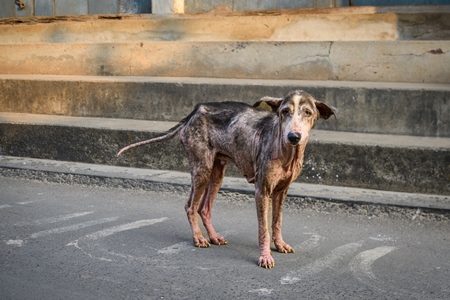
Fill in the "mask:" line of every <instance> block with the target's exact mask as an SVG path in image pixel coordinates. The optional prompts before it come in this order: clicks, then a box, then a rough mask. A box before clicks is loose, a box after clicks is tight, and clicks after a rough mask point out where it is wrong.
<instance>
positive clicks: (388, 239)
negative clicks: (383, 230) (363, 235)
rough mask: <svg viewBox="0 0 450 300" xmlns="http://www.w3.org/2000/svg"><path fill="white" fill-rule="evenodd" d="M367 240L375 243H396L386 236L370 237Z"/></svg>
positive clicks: (393, 239) (394, 239)
mask: <svg viewBox="0 0 450 300" xmlns="http://www.w3.org/2000/svg"><path fill="white" fill-rule="evenodd" d="M369 239H371V240H374V241H377V242H396V241H397V239H396V238H391V237H389V236H386V235H377V236H371V237H369Z"/></svg>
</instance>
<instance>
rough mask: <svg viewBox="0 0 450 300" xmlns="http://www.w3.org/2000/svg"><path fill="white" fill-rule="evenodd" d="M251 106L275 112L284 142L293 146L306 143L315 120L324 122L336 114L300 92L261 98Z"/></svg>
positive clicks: (332, 108)
mask: <svg viewBox="0 0 450 300" xmlns="http://www.w3.org/2000/svg"><path fill="white" fill-rule="evenodd" d="M253 106H254V107H259V108H262V109H266V110H271V111H273V112H275V113H276V114H277V115H278V118H279V119H280V127H281V132H282V133H283V137H284V142H285V143H289V144H291V145H293V146H297V145H300V144H304V143H306V142H307V141H308V137H309V131H310V130H311V128H312V127H313V126H314V122H315V121H316V120H318V119H320V118H322V119H325V120H326V119H328V118H329V117H331V116H332V115H335V116H336V115H337V112H338V110H337V109H336V108H334V107H332V106H329V105H326V104H325V103H323V102H320V101H318V100H316V99H314V97H313V96H311V95H310V94H308V93H306V92H304V91H301V90H297V91H292V92H289V93H287V94H286V95H285V96H284V97H282V98H273V97H263V98H262V99H261V100H260V101H258V102H256V103H255V104H254V105H253Z"/></svg>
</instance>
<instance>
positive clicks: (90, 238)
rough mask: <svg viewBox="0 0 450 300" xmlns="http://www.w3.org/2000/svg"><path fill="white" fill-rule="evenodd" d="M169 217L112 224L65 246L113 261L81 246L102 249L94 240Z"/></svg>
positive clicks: (111, 252)
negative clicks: (93, 253)
mask: <svg viewBox="0 0 450 300" xmlns="http://www.w3.org/2000/svg"><path fill="white" fill-rule="evenodd" d="M168 219H169V218H159V219H150V220H139V221H136V222H132V223H127V224H123V225H118V226H113V227H110V228H107V229H104V230H100V231H97V232H94V233H91V234H88V235H85V236H83V237H81V238H79V239H77V240H75V241H72V242H70V243H68V244H67V245H66V246H74V247H75V248H77V249H79V250H80V251H82V252H83V253H84V254H86V255H88V256H89V257H90V258H95V259H99V260H103V261H113V260H112V259H109V258H105V257H98V256H95V255H92V254H91V253H90V251H86V250H84V249H83V248H88V249H92V248H93V247H95V248H96V250H97V251H98V250H100V251H102V250H103V249H102V248H101V247H99V245H96V243H95V241H97V240H99V239H101V238H104V237H107V236H110V235H113V234H115V233H119V232H121V231H127V230H132V229H138V228H141V227H144V226H149V225H153V224H157V223H160V222H163V221H165V220H168ZM80 243H82V245H83V247H82V246H80ZM106 252H107V253H108V255H114V256H115V257H122V258H135V257H133V256H131V255H124V254H120V253H115V252H113V251H110V250H108V251H106Z"/></svg>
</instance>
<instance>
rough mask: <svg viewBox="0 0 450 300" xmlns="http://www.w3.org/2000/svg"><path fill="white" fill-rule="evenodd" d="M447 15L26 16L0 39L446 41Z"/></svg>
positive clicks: (4, 27) (2, 28) (0, 28)
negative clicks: (105, 17) (110, 18)
mask: <svg viewBox="0 0 450 300" xmlns="http://www.w3.org/2000/svg"><path fill="white" fill-rule="evenodd" d="M449 17H450V13H448V12H447V13H422V14H395V13H385V14H370V13H361V14H313V13H309V14H307V13H297V14H289V13H284V14H278V15H243V16H242V15H241V16H239V15H238V16H232V15H230V16H214V17H212V16H210V15H198V16H171V17H166V18H158V17H147V18H136V17H134V18H133V17H130V16H123V17H118V19H117V20H108V19H99V18H98V17H97V18H95V17H80V16H77V17H66V18H64V17H60V18H53V19H52V18H29V19H22V20H21V23H19V24H14V25H10V24H8V23H6V24H5V23H3V24H2V22H1V21H0V43H3V44H19V43H20V44H30V43H99V42H110V41H111V40H114V41H115V42H131V41H134V42H142V41H339V40H345V41H370V40H372V41H376V40H439V39H441V40H445V39H447V40H448V39H449V38H450V33H449V31H450V23H449V22H448V21H446V20H448V18H449ZM61 19H63V20H61ZM37 24H39V25H38V26H36V25H37ZM30 25H35V26H30Z"/></svg>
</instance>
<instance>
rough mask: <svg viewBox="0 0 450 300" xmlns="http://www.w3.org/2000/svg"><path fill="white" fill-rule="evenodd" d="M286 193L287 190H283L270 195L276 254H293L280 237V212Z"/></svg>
mask: <svg viewBox="0 0 450 300" xmlns="http://www.w3.org/2000/svg"><path fill="white" fill-rule="evenodd" d="M286 193H287V190H284V191H280V192H277V193H274V194H273V195H272V231H273V235H272V239H273V243H274V244H275V247H276V248H277V250H278V252H281V253H294V249H293V248H292V247H291V246H289V245H288V244H286V243H285V242H284V240H283V237H282V235H281V226H282V220H283V217H282V210H283V203H284V200H285V199H286Z"/></svg>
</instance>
